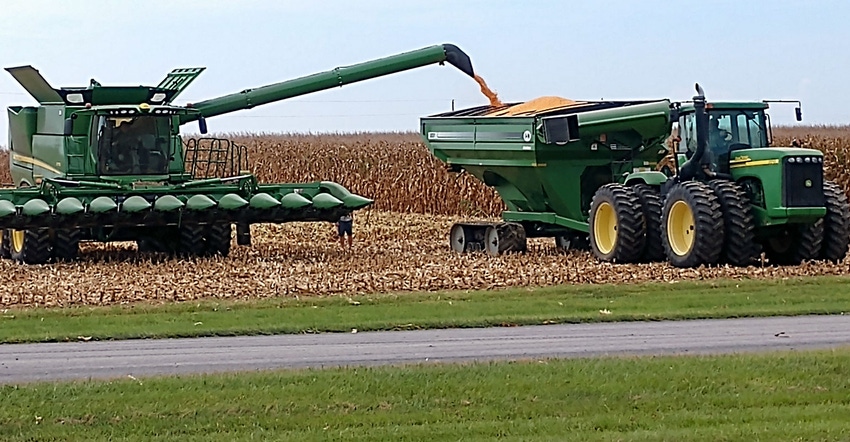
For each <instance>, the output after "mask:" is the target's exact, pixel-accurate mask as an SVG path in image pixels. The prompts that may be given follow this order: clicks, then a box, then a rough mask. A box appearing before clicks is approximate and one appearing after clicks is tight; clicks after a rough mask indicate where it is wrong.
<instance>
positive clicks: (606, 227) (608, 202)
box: [589, 183, 646, 262]
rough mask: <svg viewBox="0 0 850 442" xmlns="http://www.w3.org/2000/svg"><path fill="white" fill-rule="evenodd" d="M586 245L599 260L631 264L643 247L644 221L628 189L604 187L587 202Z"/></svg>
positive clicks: (618, 185)
mask: <svg viewBox="0 0 850 442" xmlns="http://www.w3.org/2000/svg"><path fill="white" fill-rule="evenodd" d="M589 224H590V246H591V249H592V250H593V254H594V255H596V257H597V258H598V259H600V260H602V261H609V262H611V261H615V262H633V261H636V260H638V258H640V255H641V252H642V251H643V248H644V245H646V222H645V220H644V216H643V210H642V209H641V206H640V200H639V199H638V197H637V195H635V193H634V191H633V190H632V189H631V188H628V187H626V186H623V185H622V184H616V183H612V184H606V185H604V186H602V187H600V188H599V189H598V190H597V191H596V193H595V194H594V195H593V201H592V202H591V203H590V219H589Z"/></svg>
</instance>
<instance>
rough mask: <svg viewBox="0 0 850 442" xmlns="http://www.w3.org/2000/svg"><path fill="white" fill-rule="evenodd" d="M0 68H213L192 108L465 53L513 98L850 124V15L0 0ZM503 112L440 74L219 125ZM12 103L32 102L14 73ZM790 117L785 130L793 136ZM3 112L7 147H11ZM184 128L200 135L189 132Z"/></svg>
mask: <svg viewBox="0 0 850 442" xmlns="http://www.w3.org/2000/svg"><path fill="white" fill-rule="evenodd" d="M0 6H2V7H0V38H2V41H3V43H2V45H0V64H2V66H0V67H4V68H5V67H11V66H19V65H25V64H30V65H33V66H34V67H36V68H37V69H38V70H39V71H40V72H41V73H42V75H43V76H44V77H45V78H46V79H47V80H48V81H49V82H50V83H51V84H52V85H53V86H54V87H60V86H85V85H87V84H88V81H89V79H90V78H95V79H97V80H98V81H100V82H101V83H102V84H105V85H120V84H130V85H138V84H146V85H155V84H157V83H158V82H159V80H160V79H161V78H162V77H163V76H164V75H165V74H166V73H167V72H168V71H170V70H171V69H173V68H177V67H194V66H204V67H206V68H207V70H206V71H205V72H204V73H203V74H202V75H201V76H200V77H199V78H198V79H197V80H196V81H195V82H194V83H193V84H192V85H191V86H190V87H189V89H187V90H186V92H184V94H183V95H182V96H181V98H180V99H178V100H177V102H178V104H183V103H186V102H191V101H200V100H203V99H207V98H212V97H216V96H220V95H223V94H228V93H233V92H238V91H240V90H242V89H245V88H251V87H258V86H263V85H265V84H269V83H274V82H278V81H283V80H287V79H291V78H295V77H299V76H303V75H309V74H313V73H316V72H322V71H326V70H330V69H333V68H335V67H337V66H343V65H350V64H354V63H359V62H363V61H367V60H372V59H375V58H380V57H384V56H387V55H393V54H397V53H401V52H406V51H409V50H413V49H418V48H421V47H425V46H431V45H435V44H442V43H453V44H456V45H457V46H459V47H460V48H461V49H463V50H464V51H465V52H466V53H467V54H469V56H470V57H471V58H472V62H473V67H474V68H475V70H476V73H478V74H479V75H481V76H482V77H483V78H484V79H485V80H486V81H487V83H488V84H489V85H490V86H491V87H492V88H493V89H494V90H495V91H496V92H497V93H498V94H499V96H500V98H501V99H502V100H503V101H525V100H530V99H533V98H536V97H539V96H543V95H557V96H561V97H566V98H572V99H602V98H604V99H645V98H671V99H674V100H688V99H690V98H691V97H692V96H693V95H694V87H693V85H694V83H695V82H699V83H700V84H701V85H702V86H703V87H704V88H705V90H706V94H707V96H708V98H709V99H710V100H712V99H713V100H761V99H799V100H802V101H803V119H804V121H803V123H808V124H850V106H848V105H847V104H846V102H845V101H846V100H847V99H848V98H850V86H848V81H847V79H848V74H850V66H849V65H848V64H850V52H849V51H848V46H850V26H847V23H846V22H847V18H848V17H850V2H847V1H840V0H835V1H799V0H797V1H782V0H780V1H755V0H751V1H741V0H737V1H733V0H713V1H675V2H673V1H669V2H665V1H653V0H647V1H640V2H638V1H627V0H594V1H542V0H541V1H534V0H526V1H522V2H520V1H500V0H489V1H484V0H465V1H459V0H456V1H444V0H429V1H412V0H410V1H401V0H387V1H384V0H364V1H336V0H333V1H321V0H314V1H270V0H269V1H267V0H242V1H238V2H236V1H234V2H221V1H209V0H207V1H204V0H184V1H177V0H172V1H163V0H146V1H134V2H130V1H117V0H116V1H102V0H101V1H96V0H77V1H73V2H70V1H61V2H60V1H45V0H26V1H12V0H0ZM453 99H454V100H455V106H456V107H457V108H463V107H470V106H478V105H483V104H486V103H487V100H486V98H485V97H484V96H483V95H482V94H481V93H480V91H479V89H478V86H477V84H476V83H475V82H474V81H473V80H472V79H471V78H469V77H467V76H465V75H463V74H462V73H461V72H460V71H458V70H456V69H454V68H452V67H449V66H437V65H432V66H426V67H421V68H418V69H414V70H411V71H406V72H402V73H397V74H393V75H389V76H386V77H381V78H377V79H371V80H366V81H363V82H360V83H356V84H351V85H347V86H343V87H342V88H334V89H332V90H326V91H322V92H318V93H314V94H310V95H305V96H301V97H297V98H293V99H289V100H285V101H281V102H277V103H273V104H268V105H264V106H260V107H257V108H254V109H251V110H245V111H240V112H236V113H233V114H229V115H222V116H219V117H214V118H211V119H210V120H209V121H208V124H209V126H210V130H211V131H212V132H219V133H220V132H266V133H272V132H352V131H385V130H386V131H407V130H412V131H415V130H417V129H418V121H419V120H418V119H419V117H421V116H426V115H429V114H433V113H437V112H443V111H447V110H450V109H451V100H453ZM0 104H2V106H3V108H5V107H6V106H9V105H28V104H34V100H32V99H31V98H30V97H29V95H28V94H27V93H26V92H25V91H24V90H23V89H22V88H21V87H20V86H19V85H18V84H17V83H16V82H15V81H14V79H12V77H11V76H10V75H9V74H8V73H7V72H5V71H0ZM793 115H794V112H793V106H792V105H774V106H773V107H772V121H773V123H774V124H792V123H793V122H794V120H793ZM7 124H8V123H7V120H6V112H5V109H4V111H3V113H2V116H0V144H3V145H5V144H6V138H7ZM184 131H185V132H188V133H193V132H196V131H197V125H195V124H189V125H188V126H186V127H185V128H184Z"/></svg>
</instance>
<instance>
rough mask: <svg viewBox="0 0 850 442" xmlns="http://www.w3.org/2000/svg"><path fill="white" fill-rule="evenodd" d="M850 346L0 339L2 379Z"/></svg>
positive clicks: (509, 331)
mask: <svg viewBox="0 0 850 442" xmlns="http://www.w3.org/2000/svg"><path fill="white" fill-rule="evenodd" d="M839 346H850V315H837V316H796V317H772V318H750V319H722V320H697V321H663V322H626V323H622V322H620V323H597V324H571V325H543V326H525V327H510V328H483V329H447V330H422V331H398V332H368V333H335V334H316V335H279V336H250V337H223V338H193V339H155V340H128V341H101V342H73V343H48V344H6V345H0V384H10V383H22V382H29V381H52V380H72V379H80V380H84V379H106V378H122V377H123V378H126V377H127V376H133V377H136V378H140V377H144V376H151V375H168V374H189V373H212V372H222V371H235V370H247V371H251V370H263V369H279V368H300V367H333V366H353V365H379V364H406V363H427V362H452V361H470V360H478V361H484V360H496V359H541V358H548V357H564V358H571V357H594V356H605V355H629V354H631V355H636V354H708V353H732V352H749V351H769V350H794V349H811V348H830V347H839Z"/></svg>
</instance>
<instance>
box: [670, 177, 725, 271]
mask: <svg viewBox="0 0 850 442" xmlns="http://www.w3.org/2000/svg"><path fill="white" fill-rule="evenodd" d="M661 220H662V225H663V226H664V228H663V229H662V230H661V235H662V240H663V243H664V252H665V254H666V255H667V260H668V261H670V263H671V264H673V265H674V266H676V267H698V266H700V265H710V264H714V263H716V262H717V260H718V259H719V258H720V253H721V251H722V249H723V236H724V231H723V214H722V212H721V211H720V204H719V203H718V202H717V197H715V196H714V193H713V192H712V191H711V188H709V187H708V186H707V185H705V184H703V183H700V182H696V181H687V182H684V183H680V184H676V185H675V186H673V188H672V189H670V191H669V193H667V196H666V198H665V199H664V209H663V210H662V212H661Z"/></svg>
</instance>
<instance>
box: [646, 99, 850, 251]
mask: <svg viewBox="0 0 850 442" xmlns="http://www.w3.org/2000/svg"><path fill="white" fill-rule="evenodd" d="M697 92H698V95H697V96H695V97H694V99H693V102H692V103H685V104H684V105H677V106H675V109H674V118H676V119H677V120H678V129H679V135H678V137H679V139H680V140H679V143H678V149H677V153H678V155H676V159H677V161H676V163H677V164H676V166H677V167H676V169H677V171H678V172H677V173H676V174H675V175H673V176H671V177H670V179H669V180H667V181H666V182H664V183H663V185H661V186H660V188H659V190H660V195H661V196H662V199H663V205H662V208H661V214H660V215H661V216H660V217H655V218H654V219H648V220H647V232H648V234H651V237H649V238H648V241H659V242H660V243H661V244H663V246H664V251H665V255H666V258H667V259H668V260H669V261H670V262H671V263H672V264H673V265H675V266H679V267H695V266H699V265H709V264H714V263H718V262H720V263H729V264H732V265H737V266H744V265H748V264H751V263H753V262H754V261H755V260H756V259H757V258H758V257H760V255H761V252H762V251H763V252H764V254H765V256H766V258H767V259H768V261H769V262H770V263H772V264H799V263H801V262H803V261H806V260H828V261H832V262H838V261H841V260H843V259H844V257H845V256H846V254H847V251H848V243H850V206H848V201H847V196H846V195H845V193H844V191H843V190H842V189H841V188H840V187H838V186H837V185H836V184H835V183H833V182H830V181H826V180H824V177H823V154H822V153H821V152H820V151H818V150H814V149H802V148H798V147H772V146H771V144H772V133H771V130H770V125H769V118H768V117H767V115H766V113H765V110H766V109H767V108H768V103H767V102H755V103H740V102H737V103H720V102H718V103H707V102H706V100H705V95H704V93H703V91H702V89H701V88H700V87H699V85H697ZM796 117H797V120H798V121H799V120H800V119H801V113H800V108H799V107H797V108H796ZM656 223H657V224H656ZM659 236H660V238H659Z"/></svg>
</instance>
